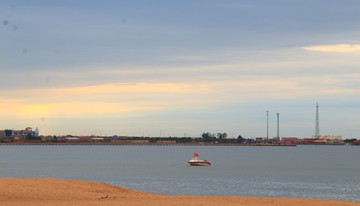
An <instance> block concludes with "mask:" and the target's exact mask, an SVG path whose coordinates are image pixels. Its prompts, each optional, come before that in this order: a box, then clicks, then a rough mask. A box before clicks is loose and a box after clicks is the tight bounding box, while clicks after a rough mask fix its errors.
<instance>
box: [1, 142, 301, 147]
mask: <svg viewBox="0 0 360 206" xmlns="http://www.w3.org/2000/svg"><path fill="white" fill-rule="evenodd" d="M1 145H57V146H65V145H109V146H262V147H269V146H273V147H296V146H297V145H296V144H260V143H259V144H239V143H116V142H114V143H113V142H68V143H54V142H13V143H5V142H1V143H0V146H1Z"/></svg>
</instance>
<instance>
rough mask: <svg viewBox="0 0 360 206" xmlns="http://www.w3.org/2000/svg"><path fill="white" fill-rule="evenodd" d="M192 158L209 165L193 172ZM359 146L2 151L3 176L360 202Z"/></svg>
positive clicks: (35, 148) (146, 189)
mask: <svg viewBox="0 0 360 206" xmlns="http://www.w3.org/2000/svg"><path fill="white" fill-rule="evenodd" d="M194 152H197V153H199V154H200V157H201V158H203V159H207V160H209V161H211V162H212V163H213V165H212V166H211V167H190V166H188V165H187V160H188V159H190V158H192V154H193V153H194ZM359 157H360V147H356V146H297V147H251V146H240V147H239V146H237V147H236V146H71V145H69V146H0V177H26V178H60V179H78V180H89V181H96V182H105V183H109V184H112V185H116V186H120V187H124V188H128V189H134V190H138V191H143V192H151V193H156V194H166V195H208V196H243V197H287V198H312V199H332V200H346V201H356V202H360V159H359Z"/></svg>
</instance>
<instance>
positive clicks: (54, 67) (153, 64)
mask: <svg viewBox="0 0 360 206" xmlns="http://www.w3.org/2000/svg"><path fill="white" fill-rule="evenodd" d="M359 59H360V1H358V0H317V1H310V0H291V1H289V0H266V1H265V0H224V1H217V0H216V1H215V0H196V1H194V0H191V1H190V0H183V1H173V0H167V1H165V0H151V1H149V0H133V1H123V0H116V1H115V0H107V1H100V0H76V1H74V0H62V1H55V0H2V1H0V74H1V81H0V129H22V128H25V127H28V126H31V127H33V128H36V127H38V128H39V130H40V133H41V134H43V135H67V134H72V135H101V136H105V135H109V136H110V135H127V136H161V137H168V136H178V137H183V136H191V137H198V136H201V134H202V133H203V132H211V133H218V132H221V133H223V132H226V133H227V134H228V135H229V137H234V138H236V137H237V136H238V135H242V136H243V137H265V136H266V135H267V129H266V128H267V121H268V124H269V136H270V137H272V136H276V135H277V129H276V128H277V115H276V114H277V113H279V114H280V115H279V122H280V124H279V128H280V136H281V137H299V138H307V137H311V136H312V135H314V133H315V120H316V118H315V117H316V103H318V104H319V122H320V133H321V134H334V135H342V136H343V138H344V139H345V138H360V129H359V125H360V115H359V114H360V60H359ZM266 111H269V116H268V117H267V116H266Z"/></svg>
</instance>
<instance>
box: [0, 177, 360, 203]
mask: <svg viewBox="0 0 360 206" xmlns="http://www.w3.org/2000/svg"><path fill="white" fill-rule="evenodd" d="M0 205H1V206H10V205H17V206H18V205H28V206H35V205H36V206H39V205H47V206H48V205H77V206H82V205H83V206H88V205H90V206H91V205H110V206H111V205H134V206H136V205H139V206H140V205H154V206H155V205H156V206H158V205H164V206H165V205H179V206H180V205H181V206H183V205H187V206H191V205H197V206H200V205H207V206H215V205H244V206H245V205H246V206H255V205H256V206H258V205H266V206H275V205H276V206H285V205H291V206H300V205H306V206H315V205H316V206H329V205H331V206H360V203H359V202H343V201H330V200H311V199H287V198H255V197H206V196H166V195H155V194H149V193H143V192H137V191H133V190H128V189H123V188H120V187H115V186H112V185H108V184H104V183H96V182H87V181H78V180H59V179H27V178H26V179H25V178H0Z"/></svg>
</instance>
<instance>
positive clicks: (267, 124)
mask: <svg viewBox="0 0 360 206" xmlns="http://www.w3.org/2000/svg"><path fill="white" fill-rule="evenodd" d="M266 138H267V139H269V111H266Z"/></svg>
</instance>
